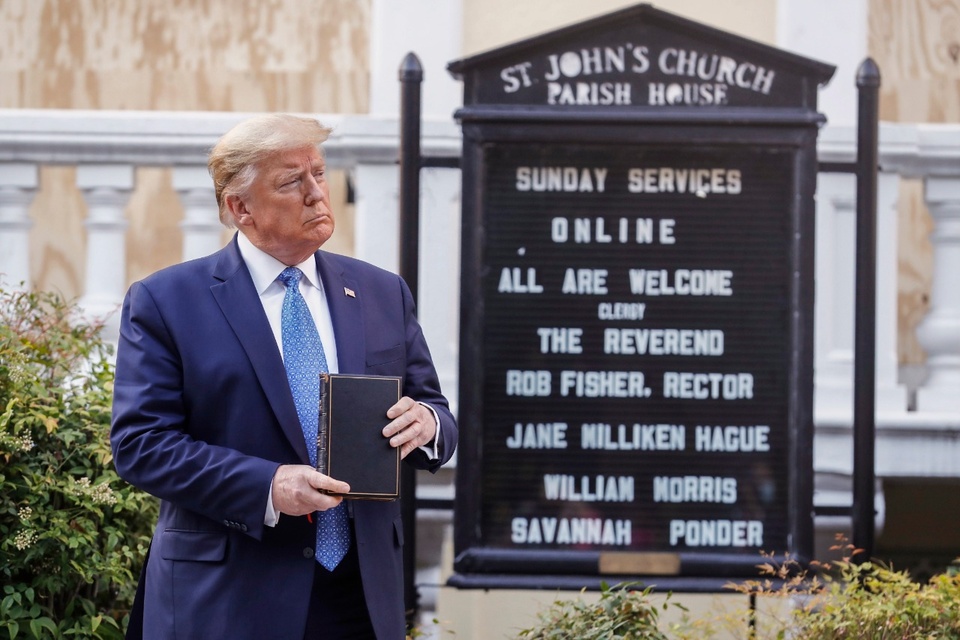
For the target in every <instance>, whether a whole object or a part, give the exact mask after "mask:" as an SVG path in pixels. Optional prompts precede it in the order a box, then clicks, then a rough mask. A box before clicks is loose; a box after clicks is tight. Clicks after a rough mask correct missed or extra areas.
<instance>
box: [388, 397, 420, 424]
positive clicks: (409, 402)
mask: <svg viewBox="0 0 960 640" xmlns="http://www.w3.org/2000/svg"><path fill="white" fill-rule="evenodd" d="M415 406H417V403H416V401H415V400H414V399H413V398H411V397H410V396H403V397H402V398H400V399H399V400H398V401H397V402H396V404H394V405H393V406H392V407H390V408H389V409H387V417H388V418H390V419H391V420H393V419H394V418H397V417H399V416H401V415H403V414H404V413H406V412H407V411H409V410H410V409H412V408H413V407H415Z"/></svg>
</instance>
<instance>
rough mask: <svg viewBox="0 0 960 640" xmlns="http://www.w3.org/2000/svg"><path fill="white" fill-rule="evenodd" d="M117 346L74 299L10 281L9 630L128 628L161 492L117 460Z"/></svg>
mask: <svg viewBox="0 0 960 640" xmlns="http://www.w3.org/2000/svg"><path fill="white" fill-rule="evenodd" d="M109 356H110V349H109V347H108V345H106V344H104V343H103V342H102V340H101V339H100V337H99V327H97V326H91V325H89V324H86V323H84V322H82V321H81V320H80V317H79V314H78V313H77V310H76V308H75V307H74V306H73V305H70V304H67V303H66V302H64V301H63V300H62V299H61V298H59V297H58V296H56V295H54V294H49V293H42V292H23V291H3V290H2V289H0V469H2V472H0V584H4V585H5V586H4V589H3V598H2V600H0V640H5V639H6V638H122V637H123V633H122V624H121V621H122V620H124V617H125V616H126V614H127V613H128V611H129V608H130V606H131V603H132V600H133V595H134V592H135V587H136V576H137V575H139V571H140V566H141V564H142V561H143V555H144V553H145V549H146V548H147V545H148V544H149V539H150V534H151V532H152V529H153V524H154V522H155V520H156V513H157V503H156V501H155V500H154V499H153V498H151V497H149V496H147V495H146V494H144V493H142V492H140V491H138V490H136V489H134V488H133V487H130V486H129V485H127V484H126V483H124V482H123V481H122V480H121V479H120V478H119V477H118V476H117V474H116V472H115V471H114V469H113V465H112V460H113V458H112V453H111V451H110V443H109V430H110V407H111V403H112V397H111V396H112V388H113V386H112V385H113V367H112V365H111V364H110V360H109Z"/></svg>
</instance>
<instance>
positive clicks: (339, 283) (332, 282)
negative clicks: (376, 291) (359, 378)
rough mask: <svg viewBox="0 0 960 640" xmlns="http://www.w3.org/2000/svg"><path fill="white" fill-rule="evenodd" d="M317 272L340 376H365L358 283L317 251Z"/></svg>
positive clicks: (329, 258) (323, 253)
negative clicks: (328, 314)
mask: <svg viewBox="0 0 960 640" xmlns="http://www.w3.org/2000/svg"><path fill="white" fill-rule="evenodd" d="M316 256H317V272H318V273H319V274H320V279H321V280H323V292H324V295H325V296H326V298H327V306H328V308H329V309H330V319H331V321H332V322H333V333H334V335H335V336H336V340H337V361H338V362H339V365H340V373H365V372H366V367H367V362H366V345H365V344H364V340H363V335H364V334H363V313H362V311H361V310H362V307H363V305H362V303H361V297H362V296H363V290H362V289H361V288H360V287H359V286H358V282H357V281H356V280H355V279H354V278H353V277H352V276H351V275H350V274H348V273H346V272H345V271H344V269H343V268H342V267H341V266H340V265H339V264H337V262H336V260H335V259H334V258H333V257H332V256H331V255H330V254H328V253H325V252H323V251H318V252H317V254H316Z"/></svg>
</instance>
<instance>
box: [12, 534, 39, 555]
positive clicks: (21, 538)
mask: <svg viewBox="0 0 960 640" xmlns="http://www.w3.org/2000/svg"><path fill="white" fill-rule="evenodd" d="M36 541H37V533H36V532H35V531H28V530H24V531H21V532H20V533H18V534H17V535H16V537H15V538H14V539H13V546H15V547H16V548H17V549H19V550H20V551H25V550H26V549H29V548H30V547H32V546H33V543H34V542H36Z"/></svg>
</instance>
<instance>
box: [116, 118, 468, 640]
mask: <svg viewBox="0 0 960 640" xmlns="http://www.w3.org/2000/svg"><path fill="white" fill-rule="evenodd" d="M329 131H330V130H329V129H327V128H325V127H323V126H322V125H320V124H319V123H318V122H317V121H316V120H313V119H310V118H300V117H295V116H289V115H266V116H258V117H255V118H251V119H249V120H246V121H244V122H242V123H240V124H239V125H237V126H236V127H235V128H234V129H232V130H231V131H230V132H228V133H227V134H226V135H224V136H223V138H221V140H220V141H219V142H218V143H217V145H216V146H215V147H214V149H213V150H212V152H211V154H210V161H209V166H210V171H211V175H212V177H213V180H214V184H215V190H216V196H217V202H218V204H219V206H220V219H221V221H222V222H223V223H224V224H226V225H228V226H231V227H236V228H237V230H238V233H237V234H236V235H235V236H234V238H233V240H232V241H231V242H230V243H229V245H227V246H226V247H225V248H224V249H222V250H220V251H218V252H217V253H214V254H213V255H210V256H207V257H205V258H201V259H199V260H194V261H190V262H186V263H183V264H179V265H176V266H173V267H170V268H167V269H164V270H162V271H159V272H157V273H155V274H153V275H151V276H150V277H148V278H146V279H144V280H143V281H141V282H137V283H134V284H133V286H131V287H130V290H129V291H128V293H127V296H126V299H125V301H124V304H123V312H122V319H121V330H120V342H119V347H118V351H117V368H116V382H115V387H114V403H113V426H112V430H111V443H112V446H113V453H114V459H115V463H116V467H117V470H118V472H119V473H120V475H121V476H122V477H123V478H124V479H126V480H127V481H129V482H130V483H132V484H133V485H135V486H137V487H140V488H141V489H143V490H145V491H147V492H149V493H151V494H153V495H155V496H157V497H159V498H160V500H161V506H160V518H159V520H158V522H157V527H156V532H155V534H154V538H153V541H152V544H151V548H150V552H149V556H148V560H147V563H146V566H145V567H144V571H143V574H142V575H141V582H140V585H139V590H138V602H137V605H135V609H134V615H132V616H131V624H130V632H129V634H128V637H133V636H137V637H139V636H140V634H142V637H144V638H157V639H163V640H174V639H191V640H194V639H196V640H199V639H205V640H210V639H213V638H251V639H254V638H256V639H259V638H277V639H295V640H300V638H304V639H306V638H334V639H338V638H379V639H381V640H383V639H395V638H403V636H404V611H403V580H402V575H403V570H402V546H403V526H402V523H401V518H400V505H399V503H397V502H377V501H351V500H349V499H348V500H343V501H342V502H343V503H344V504H345V505H346V507H347V508H346V509H343V508H342V507H341V513H346V516H347V517H344V518H343V522H344V523H347V522H348V523H349V550H347V551H346V555H345V556H344V557H343V558H342V560H340V561H339V564H337V565H336V566H335V567H334V568H332V569H328V568H325V567H324V566H322V565H321V564H319V563H318V562H317V560H316V559H315V555H317V553H318V551H317V546H318V545H319V546H323V544H324V541H323V540H322V538H323V537H324V534H323V533H322V531H323V530H322V529H321V534H320V536H319V538H320V540H318V536H317V522H318V520H319V519H320V518H321V514H320V512H325V511H327V510H328V509H333V508H334V507H337V505H339V504H340V503H341V499H340V498H338V497H334V496H331V495H328V494H327V493H326V492H325V491H334V492H345V491H349V487H348V486H347V485H346V484H345V483H343V482H341V481H339V480H337V479H335V478H331V477H328V476H326V475H323V474H321V473H319V472H318V471H316V470H315V469H314V467H313V466H312V464H311V462H310V457H309V454H308V446H313V444H308V443H307V442H306V438H305V436H304V432H303V431H302V430H301V421H300V419H299V418H298V413H297V411H298V406H297V400H296V399H295V398H294V395H293V393H292V392H291V385H290V384H289V383H288V378H287V371H286V370H285V359H287V356H285V355H284V354H285V353H286V352H285V351H284V349H283V336H284V335H285V334H284V333H283V332H282V330H281V324H282V322H281V316H282V314H285V313H286V311H285V310H282V309H285V307H284V306H283V305H284V297H285V295H286V293H287V292H286V284H287V282H286V281H280V280H278V276H279V275H280V274H281V272H284V270H285V269H287V268H288V267H296V268H297V269H299V272H300V273H302V277H301V278H300V280H299V283H298V284H294V285H293V286H297V287H298V288H299V292H300V293H301V294H302V296H303V299H304V300H305V302H306V306H307V308H308V309H309V312H310V314H309V317H310V318H312V321H313V323H315V324H316V329H317V332H318V333H319V336H320V341H321V342H322V352H323V353H324V355H325V359H326V366H327V369H328V370H329V371H331V372H340V373H355V374H379V375H391V376H399V377H401V378H402V389H403V393H402V395H403V397H402V398H401V400H400V401H399V402H397V404H395V405H394V406H393V407H392V408H391V409H390V410H389V412H388V413H387V418H388V419H389V420H390V422H389V423H388V424H387V426H386V427H385V428H384V429H383V436H384V438H386V439H388V440H389V443H390V445H391V446H394V447H399V449H400V455H401V457H403V458H404V459H405V461H406V463H410V464H413V465H414V466H416V467H417V468H420V469H429V470H431V471H436V470H437V469H438V468H439V467H440V465H441V464H443V463H444V462H446V461H448V460H449V459H450V456H451V455H452V453H453V451H454V449H455V447H456V442H457V428H456V423H455V420H454V418H453V415H452V414H451V413H450V410H449V407H448V403H447V400H446V399H445V398H444V396H443V395H442V394H441V391H440V385H439V382H438V379H437V373H436V370H435V368H434V366H433V362H432V360H431V358H430V353H429V350H428V349H427V344H426V341H425V339H424V336H423V332H422V331H421V328H420V325H419V324H418V322H417V320H416V317H415V310H414V302H413V299H412V296H411V294H410V290H409V289H408V288H407V285H406V284H405V283H404V282H403V280H402V279H401V278H400V277H398V276H397V275H395V274H391V273H389V272H387V271H384V270H382V269H379V268H377V267H374V266H372V265H370V264H367V263H364V262H361V261H358V260H354V259H351V258H346V257H343V256H339V255H334V254H331V253H327V252H324V251H320V250H319V248H320V246H321V245H322V244H323V243H324V242H326V240H327V239H329V238H330V235H331V234H332V233H333V229H334V216H333V212H332V211H331V208H330V199H329V188H328V185H327V182H326V175H325V162H324V157H323V153H322V151H321V147H320V145H321V143H323V142H324V141H325V140H326V139H327V136H328V135H329ZM283 322H286V320H283ZM310 330H311V331H312V327H311V329H310ZM288 347H289V345H288ZM331 513H333V511H331ZM327 515H329V514H327Z"/></svg>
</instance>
